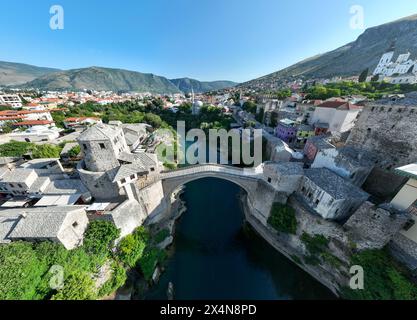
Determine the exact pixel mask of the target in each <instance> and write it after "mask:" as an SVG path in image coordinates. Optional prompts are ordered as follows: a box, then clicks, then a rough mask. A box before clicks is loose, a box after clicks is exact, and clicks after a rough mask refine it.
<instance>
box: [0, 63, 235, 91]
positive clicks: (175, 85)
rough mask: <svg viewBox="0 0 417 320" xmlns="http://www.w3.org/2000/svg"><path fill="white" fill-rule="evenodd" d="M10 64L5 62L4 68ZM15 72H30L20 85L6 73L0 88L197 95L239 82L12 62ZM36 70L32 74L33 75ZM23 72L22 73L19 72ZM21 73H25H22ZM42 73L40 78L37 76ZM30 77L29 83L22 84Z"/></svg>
mask: <svg viewBox="0 0 417 320" xmlns="http://www.w3.org/2000/svg"><path fill="white" fill-rule="evenodd" d="M7 64H9V63H8V62H3V65H7ZM10 64H12V65H13V66H14V67H15V69H18V68H19V67H21V68H23V69H24V70H26V74H25V75H26V77H21V78H20V79H21V80H20V81H18V82H16V81H15V79H16V77H12V76H11V75H10V73H9V74H4V76H3V81H2V83H0V85H5V86H17V87H20V88H36V89H41V90H83V89H92V90H104V91H109V90H111V91H138V92H151V93H158V94H172V93H181V92H183V93H189V92H191V91H192V89H193V90H194V92H196V93H202V92H206V91H212V90H219V89H224V88H226V87H230V86H234V85H236V84H237V83H235V82H232V81H227V80H224V81H222V80H221V81H199V80H195V79H191V78H177V79H172V80H170V79H167V78H166V77H163V76H158V75H155V74H153V73H142V72H138V71H131V70H126V69H120V68H107V67H99V66H91V67H87V68H76V69H70V70H60V69H53V68H43V67H36V66H32V65H27V64H19V63H10ZM1 66H2V64H1V62H0V70H1ZM29 71H32V74H29V73H30V72H29ZM16 73H19V71H16ZM20 73H24V72H23V71H20ZM34 74H39V77H34ZM25 78H26V79H27V78H29V81H27V82H26V81H25V82H24V81H22V80H23V79H25Z"/></svg>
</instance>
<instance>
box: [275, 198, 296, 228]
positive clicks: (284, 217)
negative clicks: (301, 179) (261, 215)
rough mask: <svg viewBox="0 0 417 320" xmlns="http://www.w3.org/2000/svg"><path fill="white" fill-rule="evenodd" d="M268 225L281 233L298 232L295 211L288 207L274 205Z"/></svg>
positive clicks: (278, 204)
mask: <svg viewBox="0 0 417 320" xmlns="http://www.w3.org/2000/svg"><path fill="white" fill-rule="evenodd" d="M268 223H269V224H270V225H271V226H272V227H273V228H274V229H275V230H277V231H279V232H284V233H290V234H296V232H297V219H296V217H295V210H294V209H293V208H291V207H290V206H288V205H282V204H280V203H274V204H273V205H272V208H271V215H270V217H269V219H268Z"/></svg>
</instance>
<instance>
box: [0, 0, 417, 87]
mask: <svg viewBox="0 0 417 320" xmlns="http://www.w3.org/2000/svg"><path fill="white" fill-rule="evenodd" d="M0 3H1V11H0V43H1V45H0V60H3V61H14V62H23V63H29V64H34V65H38V66H48V67H56V68H62V69H70V68H78V67H88V66H92V65H95V66H104V67H115V68H124V69H129V70H136V71H140V72H151V73H155V74H158V75H162V76H166V77H168V78H176V77H185V76H187V77H191V78H196V79H199V80H219V79H227V80H234V81H245V80H250V79H253V78H256V77H259V76H262V75H265V74H268V73H271V72H273V71H277V70H279V69H281V68H283V67H286V66H288V65H291V64H293V63H295V62H298V61H300V60H301V59H304V58H308V57H310V56H312V55H315V54H318V53H323V52H326V51H329V50H332V49H335V48H337V47H339V46H341V45H344V44H346V43H347V42H350V41H353V40H355V39H356V38H357V37H358V36H359V35H360V34H361V33H362V32H363V30H354V29H351V28H350V27H349V21H350V18H351V15H350V13H349V9H350V7H351V6H352V5H357V4H359V5H362V6H363V8H364V18H365V27H371V26H375V25H378V24H382V23H385V22H389V21H391V20H395V19H398V18H401V17H404V16H408V15H412V14H414V13H417V2H416V1H412V0H411V1H410V0H395V1H392V0H352V1H351V0H337V1H335V0H117V1H115V0H83V1H81V0H54V1H48V0H36V1H28V0H13V1H12V0H8V1H6V0H0ZM55 4H58V5H61V6H62V7H63V8H64V13H65V14H64V18H65V20H64V21H65V27H64V30H55V31H53V30H51V29H50V28H49V20H50V17H51V15H50V14H49V8H50V7H51V6H52V5H55Z"/></svg>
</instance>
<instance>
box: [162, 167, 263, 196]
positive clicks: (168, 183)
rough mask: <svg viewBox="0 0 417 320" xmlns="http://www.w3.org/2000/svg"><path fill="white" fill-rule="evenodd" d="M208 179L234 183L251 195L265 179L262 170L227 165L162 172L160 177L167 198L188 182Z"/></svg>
mask: <svg viewBox="0 0 417 320" xmlns="http://www.w3.org/2000/svg"><path fill="white" fill-rule="evenodd" d="M208 177H212V178H218V179H223V180H228V181H230V182H233V183H235V184H237V185H238V186H240V187H241V188H242V189H244V190H245V191H246V192H247V193H248V195H249V194H251V193H252V192H253V190H255V189H256V188H257V186H258V182H259V180H262V179H263V174H262V170H259V169H258V170H257V169H241V168H236V167H232V166H226V165H218V164H202V165H194V166H188V167H185V168H181V169H177V170H171V171H165V172H161V174H160V175H159V179H160V180H161V181H162V186H163V189H164V194H165V196H168V195H170V194H171V193H172V192H173V191H174V190H175V189H177V188H178V187H180V186H182V185H184V184H186V183H188V182H191V181H194V180H198V179H202V178H208Z"/></svg>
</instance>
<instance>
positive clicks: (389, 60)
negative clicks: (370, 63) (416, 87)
mask: <svg viewBox="0 0 417 320" xmlns="http://www.w3.org/2000/svg"><path fill="white" fill-rule="evenodd" d="M393 57H394V45H391V47H390V48H389V49H388V51H387V52H385V53H384V54H383V55H382V57H381V59H380V60H379V63H378V65H377V66H376V68H375V70H374V72H373V75H374V76H375V75H379V76H380V78H381V77H382V78H385V79H386V80H388V81H389V82H391V83H393V84H403V83H409V84H414V83H417V74H416V71H417V66H416V64H417V60H412V59H410V53H409V52H407V53H403V54H400V55H399V56H398V57H397V59H396V60H393Z"/></svg>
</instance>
